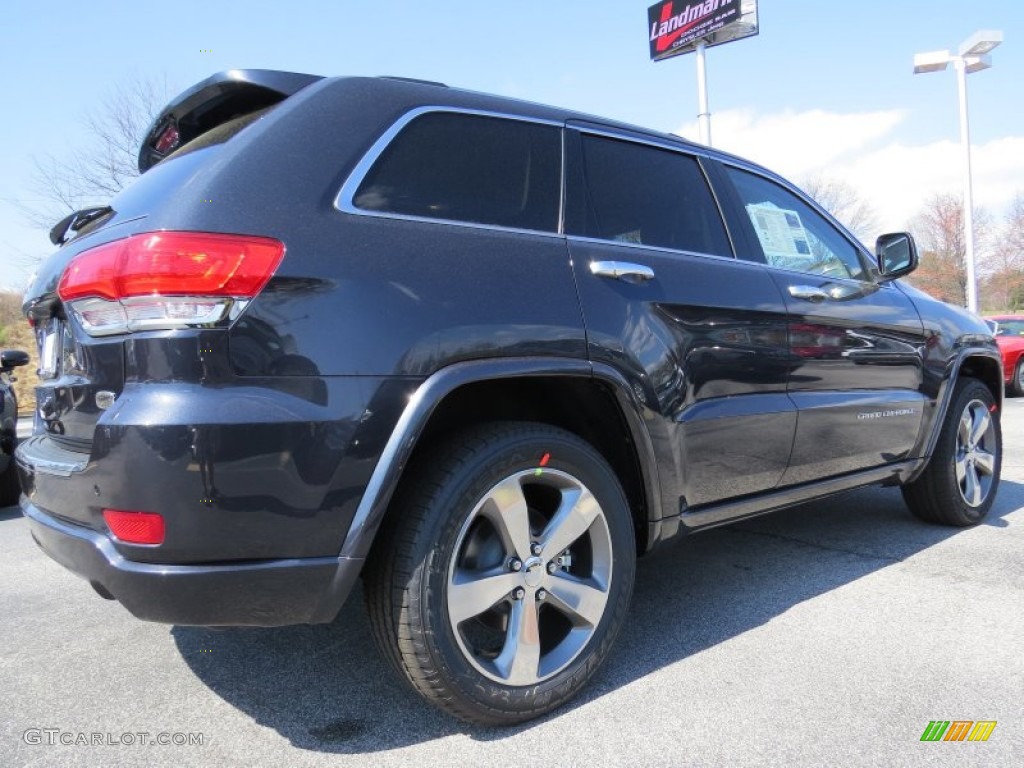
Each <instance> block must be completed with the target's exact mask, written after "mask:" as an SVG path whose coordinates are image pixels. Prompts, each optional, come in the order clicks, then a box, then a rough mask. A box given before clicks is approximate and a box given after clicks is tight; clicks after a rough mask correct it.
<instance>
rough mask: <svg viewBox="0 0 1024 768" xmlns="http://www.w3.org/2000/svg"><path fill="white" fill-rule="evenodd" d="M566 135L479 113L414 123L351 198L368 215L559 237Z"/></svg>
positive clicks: (420, 119) (447, 115) (432, 115)
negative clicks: (505, 229)
mask: <svg viewBox="0 0 1024 768" xmlns="http://www.w3.org/2000/svg"><path fill="white" fill-rule="evenodd" d="M561 160H562V141H561V130H560V129H559V128H558V127H556V126H550V125H538V124H536V123H530V122H524V121H521V120H511V119H504V118H495V117H483V116H479V115H466V114H453V113H429V114H426V115H423V116H421V117H418V118H416V119H415V120H413V121H412V122H411V123H409V125H407V126H406V127H405V128H403V129H402V131H401V132H400V133H399V134H398V135H397V136H396V137H395V139H394V140H393V141H392V142H391V143H390V144H389V145H388V147H387V148H386V149H385V150H384V152H383V153H381V155H380V157H379V158H378V159H377V161H376V162H375V163H374V164H373V166H372V167H371V168H370V171H369V172H368V173H367V174H366V176H365V178H364V179H363V181H362V183H361V184H360V185H359V188H358V189H357V190H356V193H355V195H354V197H353V204H354V205H355V206H356V207H357V208H359V209H362V210H364V211H378V212H381V213H393V214H401V215H406V216H417V217H421V218H426V219H443V220H449V221H461V222H469V223H474V224H489V225H494V226H499V227H511V228H515V229H527V230H537V231H541V232H557V231H558V219H559V207H560V202H561V165H562V162H561Z"/></svg>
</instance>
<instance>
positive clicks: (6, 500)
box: [0, 432, 21, 507]
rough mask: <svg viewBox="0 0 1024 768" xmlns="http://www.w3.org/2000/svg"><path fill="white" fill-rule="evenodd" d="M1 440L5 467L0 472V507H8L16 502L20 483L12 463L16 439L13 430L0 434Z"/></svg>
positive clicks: (16, 468) (16, 469)
mask: <svg viewBox="0 0 1024 768" xmlns="http://www.w3.org/2000/svg"><path fill="white" fill-rule="evenodd" d="M0 440H2V441H3V448H2V452H3V453H5V454H7V457H6V458H7V467H6V468H5V469H4V470H3V471H2V472H0V507H10V506H13V505H14V504H17V503H18V497H19V496H20V495H21V483H20V482H19V480H18V467H17V466H16V465H15V463H14V449H15V447H16V446H17V444H18V439H17V437H16V436H15V433H14V432H5V433H2V434H0Z"/></svg>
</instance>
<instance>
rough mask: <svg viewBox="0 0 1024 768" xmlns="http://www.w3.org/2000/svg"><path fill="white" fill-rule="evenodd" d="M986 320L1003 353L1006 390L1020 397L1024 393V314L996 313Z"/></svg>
mask: <svg viewBox="0 0 1024 768" xmlns="http://www.w3.org/2000/svg"><path fill="white" fill-rule="evenodd" d="M985 320H986V322H988V324H989V326H991V328H992V333H994V334H995V337H996V343H997V344H999V351H1000V352H1002V353H1003V372H1004V373H1005V374H1006V391H1007V392H1009V393H1010V394H1012V395H1017V396H1018V397H1020V396H1021V395H1024V315H994V316H992V317H986V318H985Z"/></svg>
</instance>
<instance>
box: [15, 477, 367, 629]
mask: <svg viewBox="0 0 1024 768" xmlns="http://www.w3.org/2000/svg"><path fill="white" fill-rule="evenodd" d="M21 506H22V511H23V512H24V514H25V517H26V518H28V521H29V527H30V529H31V532H32V537H33V538H34V539H35V540H36V543H37V544H39V546H40V547H41V548H42V549H43V551H44V552H46V554H47V555H49V556H50V557H51V558H53V559H54V560H56V561H57V562H58V563H60V564H61V565H63V566H64V567H65V568H68V569H69V570H71V571H73V572H74V573H76V574H77V575H79V576H81V577H82V578H84V579H86V580H87V581H89V582H90V583H91V584H92V585H93V586H94V587H97V588H98V591H100V592H101V593H104V592H105V593H107V594H110V595H112V596H113V597H114V599H116V600H117V601H118V602H120V603H121V604H122V605H123V606H124V607H125V608H127V609H128V610H129V611H130V612H131V613H132V614H134V615H135V616H137V617H138V618H140V619H145V620H147V621H157V622H164V623H168V624H191V625H200V626H215V625H222V626H224V625H227V626H262V627H272V626H282V625H287V624H304V623H314V624H315V623H324V622H329V621H331V620H333V619H334V617H335V616H336V615H337V613H338V610H339V609H340V608H341V605H342V603H344V601H345V599H346V597H347V596H348V594H349V592H351V590H352V587H353V586H354V584H355V582H356V580H357V579H358V577H359V572H360V570H361V569H362V565H363V561H362V560H357V559H350V558H339V557H315V558H293V559H285V560H264V561H259V562H246V563H225V564H203V565H162V564H155V563H139V562H135V561H132V560H127V559H125V558H124V556H123V555H121V554H120V553H119V552H118V551H117V550H116V549H115V548H114V546H113V543H112V542H111V540H110V538H109V537H108V536H106V535H104V534H102V533H99V532H97V531H93V530H91V529H88V528H85V527H82V526H78V525H71V524H69V523H66V522H64V521H61V520H58V519H57V518H55V517H53V516H51V515H48V514H46V513H45V512H44V511H42V510H41V509H39V508H38V507H36V506H35V505H33V504H32V503H31V502H29V501H28V500H27V499H26V498H25V497H22V502H21Z"/></svg>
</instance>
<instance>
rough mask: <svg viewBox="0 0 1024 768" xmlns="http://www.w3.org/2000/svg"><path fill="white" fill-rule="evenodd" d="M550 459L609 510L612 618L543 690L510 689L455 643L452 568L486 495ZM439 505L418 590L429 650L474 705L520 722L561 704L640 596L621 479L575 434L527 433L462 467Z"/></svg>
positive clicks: (551, 465) (599, 657)
mask: <svg viewBox="0 0 1024 768" xmlns="http://www.w3.org/2000/svg"><path fill="white" fill-rule="evenodd" d="M530 432H533V434H530ZM542 432H544V433H546V434H541V433H542ZM544 453H550V455H551V458H550V460H549V462H548V464H547V465H546V466H547V467H548V468H550V469H555V470H561V471H562V472H566V473H568V474H570V475H572V476H573V477H575V478H576V479H578V480H579V481H580V482H581V483H583V485H585V486H586V487H587V488H588V489H589V490H590V492H591V493H592V494H593V495H594V497H595V498H596V499H597V501H598V503H599V504H600V506H601V508H602V510H603V511H604V514H605V519H606V521H607V525H608V530H609V534H610V536H611V543H612V578H611V585H610V588H609V594H608V603H607V609H606V611H605V614H604V616H603V617H602V618H601V621H600V622H599V623H598V626H597V628H596V629H595V630H594V633H593V635H592V637H591V638H590V641H589V642H588V643H587V645H586V646H584V648H583V650H582V651H581V652H580V653H579V655H578V656H577V657H576V658H575V659H574V660H573V661H572V662H571V663H570V664H569V666H568V667H566V668H565V669H563V670H562V671H561V672H559V673H557V674H556V675H554V676H553V677H551V678H549V679H547V680H544V681H542V682H540V683H537V684H536V685H531V686H523V687H515V686H507V685H502V684H501V683H498V682H496V681H494V680H491V679H490V678H488V677H486V676H484V675H483V674H481V673H480V672H479V671H478V670H477V669H476V668H475V667H474V666H473V665H472V664H471V663H470V662H469V661H468V660H467V659H466V658H465V656H464V654H463V652H462V650H461V648H460V646H459V643H458V641H457V640H456V638H455V635H454V630H453V629H452V627H451V624H450V622H449V621H448V602H447V600H448V597H447V583H448V573H449V566H450V564H451V559H452V558H453V557H454V556H455V554H456V553H455V545H456V543H457V541H458V537H459V534H460V532H461V531H462V528H463V525H464V524H465V522H466V519H467V518H468V517H469V515H470V514H471V513H472V511H473V510H474V509H475V508H476V506H477V504H478V503H479V502H480V500H481V499H482V498H483V497H484V495H485V494H486V493H487V492H488V491H490V490H491V488H493V487H494V485H496V484H497V483H498V482H500V481H501V480H504V479H505V478H507V477H508V476H510V475H512V474H515V473H516V472H520V471H523V470H530V469H536V468H537V466H538V461H539V459H540V457H541V456H542V455H544ZM437 502H438V507H437V508H438V509H443V510H445V514H442V515H438V516H437V518H438V519H436V520H435V526H432V527H433V531H432V534H433V535H434V536H436V538H433V541H434V542H435V546H433V547H431V548H430V551H429V552H427V553H425V555H426V557H425V558H424V560H423V561H422V562H423V563H424V568H423V569H422V573H421V574H420V584H419V585H418V586H419V614H420V620H421V621H422V622H423V626H424V628H425V630H426V632H428V633H429V636H430V638H431V639H432V640H433V643H432V644H431V646H432V647H428V650H429V651H431V655H432V656H433V657H434V658H433V660H434V662H435V663H436V664H437V665H438V667H440V668H442V669H443V670H444V672H445V677H446V678H447V679H448V680H449V681H451V682H452V684H453V689H454V690H453V692H454V693H456V695H458V696H459V697H460V698H463V699H464V700H466V701H467V703H469V704H470V705H471V706H473V707H480V706H483V707H485V708H493V709H495V710H500V712H501V713H502V717H501V718H500V719H501V720H503V721H506V722H514V721H515V719H516V718H515V715H516V714H521V715H522V716H523V717H522V719H526V718H527V717H533V716H535V715H536V713H537V711H538V710H547V709H550V708H553V707H555V706H557V705H558V704H559V703H561V702H562V701H565V700H566V699H568V698H569V697H570V696H571V695H572V694H573V693H574V692H575V691H577V690H578V689H579V688H580V687H582V686H583V684H584V683H585V682H586V681H587V680H588V679H589V678H590V677H591V675H592V674H593V673H594V671H595V670H596V669H597V667H598V666H599V665H600V663H601V661H602V660H603V659H604V657H605V656H606V655H607V652H608V650H609V648H610V647H611V645H612V643H613V641H614V638H615V635H617V633H618V629H619V627H620V626H621V623H622V619H623V617H624V614H625V611H626V607H627V605H628V602H629V598H630V595H631V593H632V588H633V579H634V570H635V561H636V554H635V541H634V536H633V531H632V522H631V519H630V515H629V509H628V506H627V503H626V499H625V497H624V495H623V492H622V490H621V488H620V486H619V484H618V482H617V480H616V479H615V475H614V473H613V472H612V471H611V469H610V468H609V467H608V466H607V464H606V463H605V462H604V461H603V460H602V459H600V458H599V457H598V456H597V454H596V452H594V451H593V449H590V448H589V447H588V446H586V444H585V443H582V441H579V440H578V439H576V438H575V437H574V436H571V435H569V434H567V433H565V434H563V433H561V431H560V430H554V429H550V430H548V429H537V430H524V431H523V432H522V433H521V434H519V435H517V436H516V437H515V438H513V439H510V440H506V441H503V442H502V443H501V444H499V445H493V446H489V450H487V451H484V452H481V453H480V454H478V455H475V456H474V457H473V460H472V461H470V462H468V463H467V464H466V465H463V466H462V467H460V468H459V471H458V472H457V474H456V475H455V476H453V478H452V482H450V483H449V484H448V486H447V487H446V488H445V490H444V492H443V493H442V494H441V495H439V497H438V499H437ZM428 538H429V537H428Z"/></svg>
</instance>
